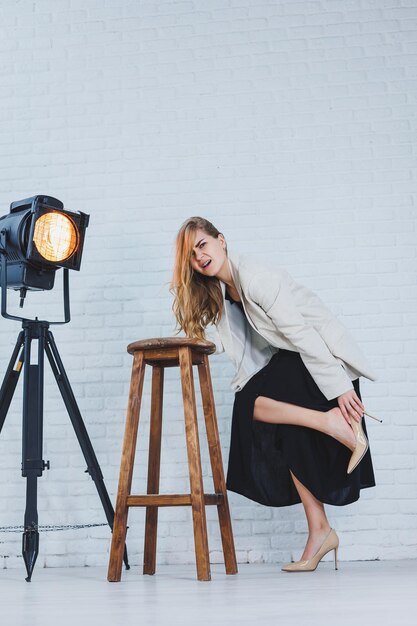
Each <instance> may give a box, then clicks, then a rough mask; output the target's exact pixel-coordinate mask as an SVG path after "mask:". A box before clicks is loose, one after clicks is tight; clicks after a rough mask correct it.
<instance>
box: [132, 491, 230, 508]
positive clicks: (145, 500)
mask: <svg viewBox="0 0 417 626" xmlns="http://www.w3.org/2000/svg"><path fill="white" fill-rule="evenodd" d="M223 500H224V496H223V494H222V493H205V494H204V504H206V505H210V504H216V505H217V504H221V503H222V502H223ZM191 505H192V500H191V494H190V493H184V494H172V495H166V494H165V495H161V494H159V493H158V494H155V493H150V494H147V495H143V496H128V498H127V506H191Z"/></svg>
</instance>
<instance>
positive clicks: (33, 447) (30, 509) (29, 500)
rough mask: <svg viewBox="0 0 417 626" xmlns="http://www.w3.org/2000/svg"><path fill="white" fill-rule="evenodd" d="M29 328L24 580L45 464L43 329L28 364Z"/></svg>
mask: <svg viewBox="0 0 417 626" xmlns="http://www.w3.org/2000/svg"><path fill="white" fill-rule="evenodd" d="M32 338H33V337H32V334H31V329H30V328H26V330H25V347H24V363H25V367H24V377H23V450H22V476H25V477H26V510H25V522H24V528H25V530H24V532H23V542H22V553H23V559H24V562H25V565H26V570H27V574H28V576H27V578H26V580H27V582H30V581H31V578H32V572H33V568H34V566H35V562H36V558H37V556H38V552H39V532H38V510H37V486H38V485H37V481H38V477H40V476H42V473H43V470H44V469H45V467H46V465H45V463H44V461H43V460H42V437H43V370H44V343H45V328H40V331H39V335H38V363H37V364H36V365H35V364H33V365H32V364H31V362H30V349H31V342H32Z"/></svg>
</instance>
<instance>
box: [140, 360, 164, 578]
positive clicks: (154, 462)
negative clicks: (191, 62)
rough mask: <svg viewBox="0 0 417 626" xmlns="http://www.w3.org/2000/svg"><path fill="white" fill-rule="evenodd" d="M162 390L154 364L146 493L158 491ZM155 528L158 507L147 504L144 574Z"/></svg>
mask: <svg viewBox="0 0 417 626" xmlns="http://www.w3.org/2000/svg"><path fill="white" fill-rule="evenodd" d="M163 390H164V369H163V368H162V367H158V366H156V365H154V366H153V367H152V398H151V423H150V429H149V459H148V488H147V493H148V494H149V493H159V473H160V466H161V435H162V402H163ZM157 528H158V507H157V506H147V507H146V521H145V547H144V551H143V554H144V559H143V573H144V574H155V570H156V538H157Z"/></svg>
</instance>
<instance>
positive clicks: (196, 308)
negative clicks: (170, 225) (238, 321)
mask: <svg viewBox="0 0 417 626" xmlns="http://www.w3.org/2000/svg"><path fill="white" fill-rule="evenodd" d="M198 229H201V230H203V231H204V232H205V233H206V235H211V236H212V237H218V235H220V234H222V233H220V232H219V231H218V230H217V228H216V227H215V226H213V224H212V223H211V222H209V221H208V220H206V219H204V218H203V217H198V216H196V217H189V218H188V219H187V220H185V222H184V223H183V224H182V226H181V228H180V229H179V231H178V234H177V237H176V252H175V262H174V271H173V276H172V281H171V285H170V289H169V291H170V292H171V293H172V294H173V295H174V302H173V305H172V310H173V312H174V315H175V318H176V320H177V326H179V330H178V332H177V333H176V334H178V333H180V332H181V330H183V331H184V332H185V334H186V336H187V337H193V338H196V339H205V334H204V329H205V328H206V326H208V325H209V324H217V322H218V321H219V319H220V318H221V315H222V311H223V295H222V290H221V287H220V281H219V279H218V278H216V277H215V276H203V275H202V274H200V272H197V271H195V270H194V269H193V267H192V266H191V256H192V252H193V248H194V242H195V233H196V231H197V230H198ZM226 254H227V247H226Z"/></svg>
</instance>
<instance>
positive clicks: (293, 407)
mask: <svg viewBox="0 0 417 626" xmlns="http://www.w3.org/2000/svg"><path fill="white" fill-rule="evenodd" d="M171 291H172V292H173V293H174V296H175V299H174V303H173V311H174V314H175V316H176V319H177V323H178V325H179V327H180V330H181V329H182V330H183V331H184V332H185V334H186V335H187V336H189V337H196V338H199V339H204V338H209V339H212V340H213V341H214V343H215V344H216V352H215V353H216V354H217V353H220V352H222V351H225V352H226V353H227V354H228V355H229V356H230V358H231V359H232V362H233V363H234V365H235V368H236V374H235V377H234V378H233V380H232V389H233V390H234V391H235V400H234V405H233V418H232V429H231V443H230V452H229V464H228V471H227V480H226V485H227V488H228V489H229V490H231V491H235V492H237V493H240V494H242V495H244V496H246V497H248V498H250V499H252V500H254V501H256V502H259V503H261V504H265V505H267V506H289V505H292V504H297V503H299V502H302V504H303V507H304V510H305V513H306V517H307V523H308V529H309V535H308V540H307V544H306V546H305V549H304V552H303V554H302V556H301V560H300V561H297V562H295V563H288V564H286V565H285V566H284V567H283V568H282V569H283V571H294V572H295V571H298V572H300V571H313V570H314V569H315V568H316V567H317V565H318V563H319V561H320V560H321V558H322V557H323V556H324V555H325V554H326V553H327V552H329V551H330V550H334V551H335V554H334V556H335V567H336V569H337V549H338V545H339V539H338V537H337V534H336V532H335V530H334V529H332V528H331V527H330V524H329V522H328V519H327V516H326V512H325V510H324V504H325V503H326V504H332V505H336V506H343V505H346V504H350V503H351V502H354V501H356V500H357V499H358V498H359V495H360V493H359V492H360V489H364V488H367V487H373V486H375V478H374V472H373V466H372V460H371V454H370V449H369V445H368V440H367V431H366V425H365V420H364V419H362V416H363V413H365V407H364V405H363V404H362V399H361V395H360V389H359V376H365V377H366V378H368V379H370V380H376V378H375V375H374V374H373V373H372V371H371V369H370V367H369V364H368V362H367V361H366V359H365V357H364V355H363V354H362V352H361V351H360V349H359V347H358V346H357V344H356V343H355V341H354V339H353V337H351V335H350V334H349V333H348V331H347V329H346V328H345V327H344V326H343V324H342V323H341V322H340V321H339V320H338V319H337V318H336V317H335V316H334V315H333V313H332V312H331V311H330V310H329V309H327V308H326V307H325V306H324V304H323V302H322V301H321V300H320V298H318V296H316V295H315V294H314V293H313V292H312V291H310V290H309V289H307V288H305V287H303V286H302V285H300V284H299V283H296V282H295V281H294V280H293V279H292V277H291V276H290V275H289V273H288V272H287V271H286V270H283V269H282V268H281V269H274V270H271V269H270V268H269V267H267V266H263V265H261V264H259V262H258V261H254V260H253V259H250V258H248V257H242V256H238V255H236V254H232V255H230V253H229V252H228V250H227V245H226V241H225V238H224V236H223V234H222V233H220V232H219V231H218V230H217V229H216V228H215V226H213V224H212V223H211V222H209V221H208V220H206V219H204V218H201V217H191V218H189V219H187V220H186V221H185V222H184V223H183V224H182V226H181V228H180V230H179V232H178V234H177V238H176V259H175V267H174V275H173V280H172V283H171ZM208 325H212V327H213V330H212V333H211V334H210V333H208V332H207V331H206V327H207V326H208ZM366 415H368V413H366ZM370 417H372V416H370ZM374 419H377V418H374Z"/></svg>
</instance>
